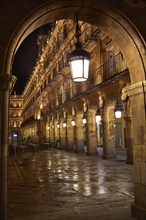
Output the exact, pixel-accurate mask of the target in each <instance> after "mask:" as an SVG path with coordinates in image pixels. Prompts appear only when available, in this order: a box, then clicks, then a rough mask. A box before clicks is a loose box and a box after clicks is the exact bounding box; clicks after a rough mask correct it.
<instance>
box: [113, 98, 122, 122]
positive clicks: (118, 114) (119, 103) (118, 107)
mask: <svg viewBox="0 0 146 220" xmlns="http://www.w3.org/2000/svg"><path fill="white" fill-rule="evenodd" d="M122 111H123V104H122V101H121V100H120V99H117V101H116V105H115V109H114V112H115V118H121V117H122Z"/></svg>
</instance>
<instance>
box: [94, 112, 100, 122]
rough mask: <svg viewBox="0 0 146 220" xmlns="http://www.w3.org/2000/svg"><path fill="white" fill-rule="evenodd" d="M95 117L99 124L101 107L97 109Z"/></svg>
mask: <svg viewBox="0 0 146 220" xmlns="http://www.w3.org/2000/svg"><path fill="white" fill-rule="evenodd" d="M95 118H96V123H97V124H98V123H99V122H100V121H101V114H100V109H97V111H96V115H95Z"/></svg>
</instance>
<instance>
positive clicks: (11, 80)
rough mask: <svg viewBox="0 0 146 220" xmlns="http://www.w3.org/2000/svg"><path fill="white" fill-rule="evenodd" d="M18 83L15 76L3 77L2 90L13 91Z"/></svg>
mask: <svg viewBox="0 0 146 220" xmlns="http://www.w3.org/2000/svg"><path fill="white" fill-rule="evenodd" d="M16 81H17V77H16V76H14V75H9V74H5V75H1V76H0V87H1V89H2V90H6V91H12V90H13V88H14V85H15V83H16Z"/></svg>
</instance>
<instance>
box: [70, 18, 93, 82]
mask: <svg viewBox="0 0 146 220" xmlns="http://www.w3.org/2000/svg"><path fill="white" fill-rule="evenodd" d="M80 36H81V31H80V28H79V24H78V14H76V33H75V37H76V41H77V42H76V44H75V50H74V51H72V52H71V53H70V54H69V63H70V68H71V74H72V79H73V81H75V82H83V81H86V80H87V79H88V71H89V60H90V53H89V52H87V51H86V50H84V49H82V44H81V42H80V39H79V38H80Z"/></svg>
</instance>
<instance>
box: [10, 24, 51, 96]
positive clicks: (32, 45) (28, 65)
mask: <svg viewBox="0 0 146 220" xmlns="http://www.w3.org/2000/svg"><path fill="white" fill-rule="evenodd" d="M49 28H50V24H47V25H44V26H42V27H41V29H40V28H39V29H37V30H35V31H34V32H33V33H31V34H30V35H29V36H28V37H27V38H26V39H25V40H24V41H23V42H22V44H21V45H20V47H19V48H18V50H17V52H16V55H15V58H14V62H13V67H12V74H13V75H15V76H17V81H16V84H15V87H14V89H13V92H12V94H14V91H16V94H17V95H21V94H22V92H23V90H24V87H25V84H26V81H27V79H28V77H29V75H30V74H31V73H32V71H33V67H34V65H35V63H36V59H37V58H38V45H37V38H38V34H39V31H40V30H41V33H42V32H43V33H44V34H47V33H48V31H49Z"/></svg>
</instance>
